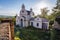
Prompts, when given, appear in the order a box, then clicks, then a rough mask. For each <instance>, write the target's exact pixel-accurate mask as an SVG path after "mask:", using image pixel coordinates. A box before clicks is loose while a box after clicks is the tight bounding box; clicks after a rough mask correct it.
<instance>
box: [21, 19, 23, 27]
mask: <svg viewBox="0 0 60 40" xmlns="http://www.w3.org/2000/svg"><path fill="white" fill-rule="evenodd" d="M21 27H23V19H21Z"/></svg>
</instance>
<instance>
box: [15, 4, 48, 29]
mask: <svg viewBox="0 0 60 40" xmlns="http://www.w3.org/2000/svg"><path fill="white" fill-rule="evenodd" d="M16 25H19V26H20V27H28V26H32V27H35V28H41V29H48V28H49V21H48V20H47V19H46V18H41V17H39V16H37V17H36V18H35V17H34V12H33V10H32V8H31V9H30V10H29V11H28V10H26V9H25V5H24V4H22V7H21V10H20V13H19V16H16Z"/></svg>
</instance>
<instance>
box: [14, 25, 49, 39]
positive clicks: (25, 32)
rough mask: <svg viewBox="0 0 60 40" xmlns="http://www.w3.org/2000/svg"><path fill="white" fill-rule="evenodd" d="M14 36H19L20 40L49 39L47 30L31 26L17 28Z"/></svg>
mask: <svg viewBox="0 0 60 40" xmlns="http://www.w3.org/2000/svg"><path fill="white" fill-rule="evenodd" d="M17 30H18V31H16V34H15V36H18V37H19V36H20V37H19V38H20V39H21V40H49V39H50V32H49V31H47V30H42V29H37V28H34V27H32V26H29V27H27V28H23V29H19V28H18V29H17Z"/></svg>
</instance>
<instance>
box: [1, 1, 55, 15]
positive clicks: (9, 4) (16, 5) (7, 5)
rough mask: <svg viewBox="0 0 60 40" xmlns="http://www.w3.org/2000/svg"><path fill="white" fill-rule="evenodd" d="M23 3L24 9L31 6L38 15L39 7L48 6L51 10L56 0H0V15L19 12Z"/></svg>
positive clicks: (28, 8)
mask: <svg viewBox="0 0 60 40" xmlns="http://www.w3.org/2000/svg"><path fill="white" fill-rule="evenodd" d="M23 3H24V4H25V7H26V10H30V8H32V9H33V11H34V13H35V14H36V15H38V14H40V9H41V8H44V7H48V9H49V10H51V9H52V8H53V7H54V6H55V5H56V0H0V15H8V16H14V15H16V14H19V12H20V9H21V5H22V4H23Z"/></svg>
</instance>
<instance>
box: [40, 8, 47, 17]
mask: <svg viewBox="0 0 60 40" xmlns="http://www.w3.org/2000/svg"><path fill="white" fill-rule="evenodd" d="M47 13H48V10H47V8H43V9H41V16H42V17H46V16H47Z"/></svg>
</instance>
